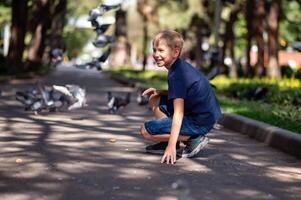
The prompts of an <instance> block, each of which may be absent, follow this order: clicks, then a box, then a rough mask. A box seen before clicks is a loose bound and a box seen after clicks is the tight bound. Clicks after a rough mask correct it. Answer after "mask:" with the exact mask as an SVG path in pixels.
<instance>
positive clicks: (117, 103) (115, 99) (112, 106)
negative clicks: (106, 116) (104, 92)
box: [107, 92, 131, 114]
mask: <svg viewBox="0 0 301 200" xmlns="http://www.w3.org/2000/svg"><path fill="white" fill-rule="evenodd" d="M130 99H131V93H127V95H126V96H125V97H120V96H113V95H112V93H111V92H108V103H107V105H108V108H109V112H110V113H113V114H116V113H117V111H118V110H119V109H120V108H123V107H125V106H127V105H128V104H129V103H130Z"/></svg>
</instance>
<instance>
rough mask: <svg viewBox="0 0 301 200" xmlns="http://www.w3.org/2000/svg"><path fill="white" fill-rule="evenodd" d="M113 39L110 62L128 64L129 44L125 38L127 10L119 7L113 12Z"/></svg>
mask: <svg viewBox="0 0 301 200" xmlns="http://www.w3.org/2000/svg"><path fill="white" fill-rule="evenodd" d="M115 18H116V23H115V39H116V42H115V43H114V45H113V47H112V54H111V58H110V64H111V65H112V66H120V65H125V64H130V49H131V47H130V44H129V42H128V38H127V12H126V11H125V10H122V9H119V10H118V11H116V14H115Z"/></svg>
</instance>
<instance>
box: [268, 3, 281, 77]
mask: <svg viewBox="0 0 301 200" xmlns="http://www.w3.org/2000/svg"><path fill="white" fill-rule="evenodd" d="M280 16H281V0H273V1H272V2H271V7H270V10H269V17H268V33H269V35H268V38H269V39H268V48H269V57H268V59H269V62H268V68H267V75H268V76H269V77H271V78H279V77H280V76H281V72H280V67H279V63H278V49H279V46H278V30H279V21H280Z"/></svg>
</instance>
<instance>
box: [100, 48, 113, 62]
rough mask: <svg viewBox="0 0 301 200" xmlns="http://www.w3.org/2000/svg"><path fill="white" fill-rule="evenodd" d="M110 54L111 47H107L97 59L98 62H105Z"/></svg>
mask: <svg viewBox="0 0 301 200" xmlns="http://www.w3.org/2000/svg"><path fill="white" fill-rule="evenodd" d="M110 54H111V48H109V49H108V50H107V51H105V52H104V53H103V54H102V55H101V56H100V57H99V58H98V59H97V60H98V62H102V63H104V62H106V60H107V59H108V57H109V56H110Z"/></svg>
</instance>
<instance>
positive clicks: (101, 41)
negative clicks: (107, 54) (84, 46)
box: [92, 35, 115, 48]
mask: <svg viewBox="0 0 301 200" xmlns="http://www.w3.org/2000/svg"><path fill="white" fill-rule="evenodd" d="M114 41H115V38H114V36H110V35H100V36H98V37H97V39H96V40H95V41H94V42H92V43H93V45H94V46H95V47H98V48H103V47H105V46H106V45H107V44H109V43H112V42H114Z"/></svg>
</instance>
